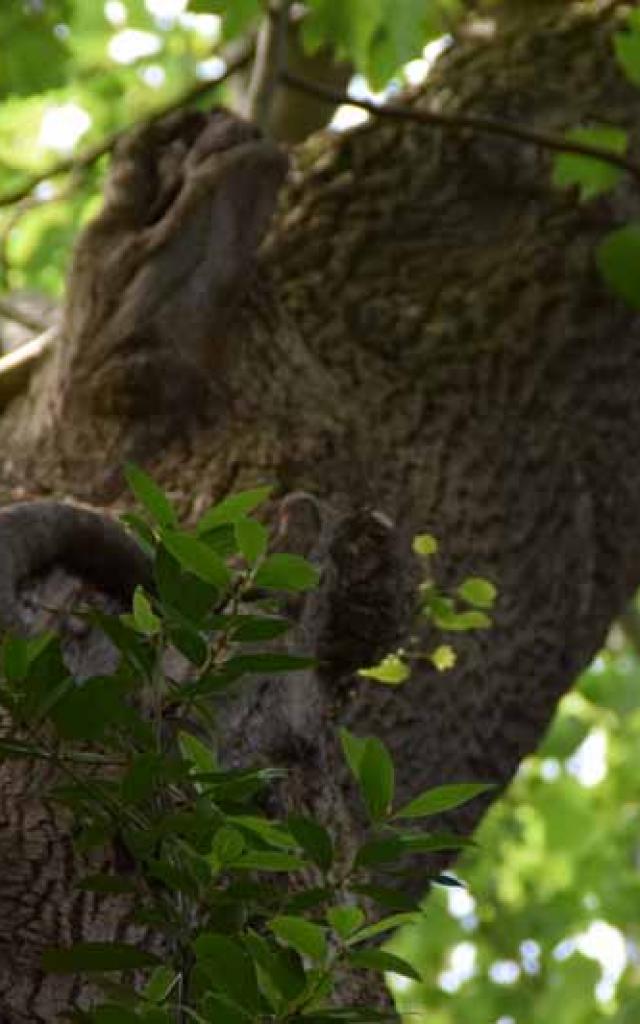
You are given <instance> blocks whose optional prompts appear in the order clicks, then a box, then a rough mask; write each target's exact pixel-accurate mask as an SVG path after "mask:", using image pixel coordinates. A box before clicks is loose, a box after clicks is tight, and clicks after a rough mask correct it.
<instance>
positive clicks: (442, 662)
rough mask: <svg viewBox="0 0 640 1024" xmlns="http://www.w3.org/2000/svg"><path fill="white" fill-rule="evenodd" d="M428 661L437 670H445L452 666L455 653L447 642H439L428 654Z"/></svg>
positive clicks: (454, 660) (455, 658) (454, 661)
mask: <svg viewBox="0 0 640 1024" xmlns="http://www.w3.org/2000/svg"><path fill="white" fill-rule="evenodd" d="M429 661H431V663H432V664H433V666H434V667H435V668H437V670H438V672H447V671H448V670H449V669H452V668H453V667H454V665H455V663H456V661H457V655H456V652H455V651H454V649H453V647H451V646H450V645H449V644H440V646H439V647H436V649H435V650H434V651H432V652H431V654H430V655H429Z"/></svg>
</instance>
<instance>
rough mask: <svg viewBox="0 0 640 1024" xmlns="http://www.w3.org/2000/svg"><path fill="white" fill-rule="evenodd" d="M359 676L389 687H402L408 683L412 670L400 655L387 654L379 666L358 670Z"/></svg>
mask: <svg viewBox="0 0 640 1024" xmlns="http://www.w3.org/2000/svg"><path fill="white" fill-rule="evenodd" d="M358 675H359V676H364V678H365V679H375V681H376V682H377V683H384V684H385V685H387V686H400V685H401V684H402V683H404V682H406V681H407V679H408V678H409V676H410V675H411V670H410V668H409V666H408V665H407V663H406V662H405V661H403V660H402V658H401V657H400V656H399V655H397V654H387V656H386V657H385V658H383V659H382V661H380V662H379V663H378V664H377V665H373V666H372V667H371V668H360V669H358Z"/></svg>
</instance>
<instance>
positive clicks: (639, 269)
mask: <svg viewBox="0 0 640 1024" xmlns="http://www.w3.org/2000/svg"><path fill="white" fill-rule="evenodd" d="M613 43H614V52H615V56H616V59H617V61H618V64H619V66H620V68H621V70H622V71H623V72H624V74H625V76H626V77H627V78H628V80H629V81H630V82H631V83H633V84H634V85H637V86H640V11H638V10H632V11H630V12H629V15H628V20H627V26H626V30H625V31H624V32H617V33H616V34H615V35H614V40H613ZM568 138H569V139H572V140H574V141H577V142H585V143H589V144H590V145H593V146H599V147H600V148H601V149H604V150H609V151H610V152H611V153H615V154H618V155H625V154H626V153H627V151H628V149H629V135H628V132H626V131H624V130H623V129H621V128H618V127H614V126H611V125H602V124H595V125H590V126H588V127H581V128H576V129H574V130H573V131H571V132H569V135H568ZM622 174H623V171H622V169H621V168H618V167H616V166H614V165H613V164H610V163H606V162H605V161H604V160H598V159H595V158H593V157H589V156H581V155H579V154H574V153H564V154H561V155H560V156H558V157H557V158H556V160H555V164H554V172H553V181H554V183H555V184H556V185H558V186H560V187H566V186H575V187H577V188H578V191H579V194H580V198H581V199H582V200H583V202H587V201H588V200H590V199H594V198H596V197H598V196H602V195H605V194H606V193H607V192H611V191H612V190H613V189H614V188H615V187H616V185H617V184H618V182H619V181H620V178H621V177H622ZM597 263H598V267H599V269H600V273H601V274H602V277H603V278H604V280H605V281H606V282H607V284H608V285H609V287H610V288H611V290H612V291H614V292H615V293H616V294H617V295H619V296H620V297H621V298H622V299H624V300H625V302H627V303H628V304H629V305H631V306H633V307H634V308H635V309H640V224H638V223H636V222H632V223H629V224H625V225H624V226H623V227H620V228H616V229H615V230H614V231H611V232H609V234H607V235H606V236H605V238H604V239H603V240H602V242H601V243H600V245H599V247H598V251H597Z"/></svg>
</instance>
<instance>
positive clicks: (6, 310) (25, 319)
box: [0, 299, 47, 334]
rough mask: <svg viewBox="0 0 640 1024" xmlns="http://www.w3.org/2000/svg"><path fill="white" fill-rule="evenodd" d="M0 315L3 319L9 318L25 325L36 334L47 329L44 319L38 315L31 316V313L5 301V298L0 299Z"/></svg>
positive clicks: (22, 325)
mask: <svg viewBox="0 0 640 1024" xmlns="http://www.w3.org/2000/svg"><path fill="white" fill-rule="evenodd" d="M0 316H1V317H3V318H4V319H5V320H11V321H12V322H13V323H14V324H20V326H21V327H26V328H27V330H28V331H35V332H37V333H38V334H42V333H43V332H44V331H46V330H47V325H46V323H45V322H44V320H41V319H40V317H38V316H32V314H31V313H25V312H23V310H21V309H20V308H19V307H18V306H14V305H13V303H12V302H7V300H6V299H0Z"/></svg>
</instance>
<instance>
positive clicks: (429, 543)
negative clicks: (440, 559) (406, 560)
mask: <svg viewBox="0 0 640 1024" xmlns="http://www.w3.org/2000/svg"><path fill="white" fill-rule="evenodd" d="M413 550H414V551H415V553H416V555H421V556H422V557H423V558H426V557H428V556H429V555H435V553H436V551H437V550H438V542H437V540H436V538H435V537H432V536H431V534H430V533H419V534H418V535H417V536H416V537H414V538H413Z"/></svg>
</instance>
